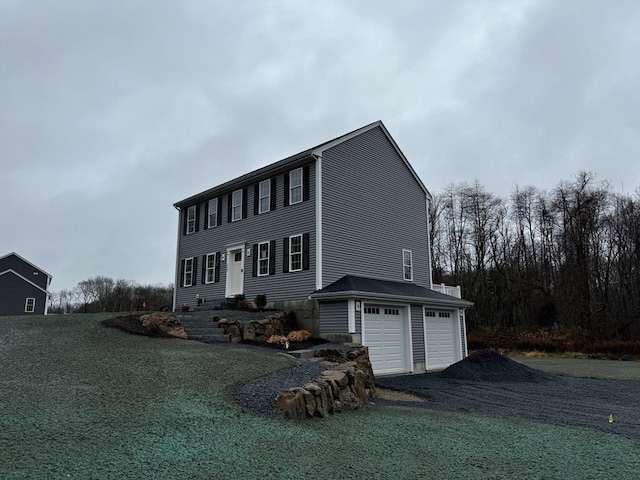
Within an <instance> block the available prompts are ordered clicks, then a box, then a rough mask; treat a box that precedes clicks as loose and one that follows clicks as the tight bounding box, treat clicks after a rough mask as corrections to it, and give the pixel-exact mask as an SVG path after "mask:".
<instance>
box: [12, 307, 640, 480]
mask: <svg viewBox="0 0 640 480" xmlns="http://www.w3.org/2000/svg"><path fill="white" fill-rule="evenodd" d="M108 316H111V315H108V314H107V315H102V316H100V315H86V316H82V315H77V316H65V317H53V316H49V317H46V318H43V317H30V318H27V317H22V318H20V317H17V318H6V317H5V318H0V360H1V365H2V369H0V478H5V479H11V478H48V479H49V478H51V479H54V478H82V479H88V478H95V479H110V478H114V479H115V478H155V479H164V478H167V479H169V478H181V479H187V478H191V479H199V478H202V479H210V478H247V479H249V478H283V479H284V478H296V479H298V478H312V477H325V478H374V479H375V478H380V479H383V478H405V479H411V478H428V477H433V478H493V479H501V478H505V479H507V478H581V479H588V478H632V475H634V474H635V473H636V471H637V468H638V462H639V451H640V445H638V443H637V442H633V441H629V440H626V439H624V438H621V437H617V436H614V435H607V434H602V433H597V432H593V431H589V430H582V429H572V428H562V427H556V426H549V425H543V424H536V423H532V422H525V421H514V420H505V419H498V418H485V417H479V416H474V415H456V414H443V413H438V412H431V411H429V410H424V409H411V408H406V407H384V408H383V407H372V408H367V409H364V410H361V411H357V412H351V413H345V414H341V415H335V416H332V417H329V418H326V419H322V420H319V419H318V420H307V421H300V422H292V421H285V420H282V419H277V418H265V417H260V416H256V415H252V414H248V413H244V412H242V411H240V410H239V409H238V408H237V407H236V406H235V405H234V404H233V402H232V401H231V400H230V394H229V393H230V391H231V389H232V387H233V385H234V384H235V383H236V382H243V381H246V380H248V379H250V378H252V377H256V376H259V375H263V374H266V373H268V372H270V371H273V370H274V369H277V368H281V367H283V366H285V365H286V364H287V360H286V359H284V358H282V357H279V356H275V355H271V354H265V353H258V352H253V351H250V350H246V349H235V348H233V347H213V346H208V345H204V344H199V343H197V342H190V341H184V340H178V339H150V338H146V337H136V336H132V335H127V334H125V333H122V332H120V331H116V330H111V329H105V328H102V327H100V326H99V325H98V321H99V320H100V319H102V318H106V317H108Z"/></svg>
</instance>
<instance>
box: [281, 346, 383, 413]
mask: <svg viewBox="0 0 640 480" xmlns="http://www.w3.org/2000/svg"><path fill="white" fill-rule="evenodd" d="M315 356H316V357H322V358H324V359H325V360H324V361H323V363H325V364H326V365H327V370H325V371H324V372H322V375H321V376H320V378H318V379H316V380H315V381H313V382H310V383H308V384H306V385H304V386H302V387H295V388H290V389H288V390H284V391H282V392H280V394H278V396H277V397H276V411H277V412H278V413H279V414H280V415H282V416H284V417H285V418H291V419H300V418H307V417H325V416H327V415H328V414H330V413H336V412H342V411H345V410H354V409H356V408H361V407H363V406H365V405H367V404H368V403H369V396H373V395H374V394H375V385H374V376H373V369H372V368H371V362H370V361H369V349H368V348H367V347H365V346H363V345H350V349H349V350H346V351H345V350H339V349H324V350H318V351H317V352H316V353H315Z"/></svg>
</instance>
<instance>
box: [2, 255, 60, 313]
mask: <svg viewBox="0 0 640 480" xmlns="http://www.w3.org/2000/svg"><path fill="white" fill-rule="evenodd" d="M51 279H52V277H51V275H49V274H48V273H47V272H45V271H44V270H42V269H41V268H40V267H37V266H35V265H34V264H33V263H31V262H29V261H28V260H25V259H24V258H22V257H21V256H20V255H18V254H17V253H14V252H12V253H9V254H7V255H4V256H2V257H0V315H46V314H47V310H48V307H49V295H50V294H49V285H50V284H51Z"/></svg>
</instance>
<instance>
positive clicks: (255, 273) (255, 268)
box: [251, 243, 258, 277]
mask: <svg viewBox="0 0 640 480" xmlns="http://www.w3.org/2000/svg"><path fill="white" fill-rule="evenodd" d="M251 276H252V277H257V276H258V244H257V243H254V244H253V272H252V273H251Z"/></svg>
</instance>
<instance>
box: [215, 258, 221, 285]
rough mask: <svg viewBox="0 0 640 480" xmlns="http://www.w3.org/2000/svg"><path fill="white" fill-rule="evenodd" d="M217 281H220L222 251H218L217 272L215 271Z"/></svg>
mask: <svg viewBox="0 0 640 480" xmlns="http://www.w3.org/2000/svg"><path fill="white" fill-rule="evenodd" d="M215 281H216V282H219V281H220V252H216V273H215Z"/></svg>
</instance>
